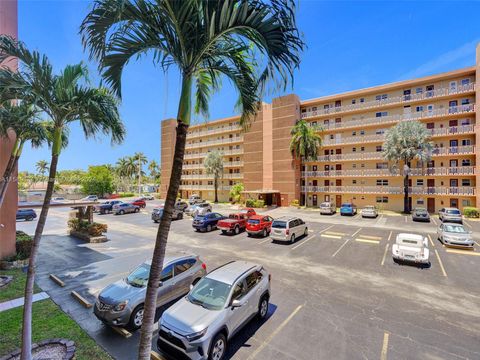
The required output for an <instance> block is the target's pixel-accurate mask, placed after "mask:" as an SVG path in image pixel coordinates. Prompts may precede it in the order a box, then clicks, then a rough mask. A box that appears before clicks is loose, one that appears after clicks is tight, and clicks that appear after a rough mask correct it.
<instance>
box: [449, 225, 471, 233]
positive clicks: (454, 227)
mask: <svg viewBox="0 0 480 360" xmlns="http://www.w3.org/2000/svg"><path fill="white" fill-rule="evenodd" d="M444 230H445V231H446V232H451V233H459V234H465V233H466V232H467V231H466V230H465V228H464V227H463V226H461V225H445V227H444Z"/></svg>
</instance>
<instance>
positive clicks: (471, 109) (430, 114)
mask: <svg viewBox="0 0 480 360" xmlns="http://www.w3.org/2000/svg"><path fill="white" fill-rule="evenodd" d="M473 113H475V105H474V104H469V105H460V106H452V107H449V108H446V109H435V110H426V111H420V112H413V113H406V114H396V115H388V116H382V117H369V118H364V119H356V120H347V121H345V122H339V123H328V124H321V126H322V128H323V130H325V131H332V130H338V129H347V128H356V127H365V126H372V125H378V126H383V125H393V124H395V123H397V122H399V121H410V120H421V119H434V118H438V117H444V116H449V115H455V114H473Z"/></svg>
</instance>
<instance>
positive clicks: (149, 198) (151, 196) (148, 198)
mask: <svg viewBox="0 0 480 360" xmlns="http://www.w3.org/2000/svg"><path fill="white" fill-rule="evenodd" d="M142 198H143V199H145V200H155V197H154V196H153V195H152V194H142Z"/></svg>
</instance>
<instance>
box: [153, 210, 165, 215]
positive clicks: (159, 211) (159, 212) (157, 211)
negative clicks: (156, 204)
mask: <svg viewBox="0 0 480 360" xmlns="http://www.w3.org/2000/svg"><path fill="white" fill-rule="evenodd" d="M153 212H155V213H157V214H160V215H161V214H162V213H163V209H153Z"/></svg>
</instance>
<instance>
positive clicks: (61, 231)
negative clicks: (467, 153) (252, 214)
mask: <svg viewBox="0 0 480 360" xmlns="http://www.w3.org/2000/svg"><path fill="white" fill-rule="evenodd" d="M157 205H158V203H157V202H155V201H153V202H149V203H148V205H147V208H146V209H145V210H144V211H142V212H140V213H138V214H130V215H123V216H115V215H111V214H109V215H102V216H98V215H95V220H96V221H99V222H104V223H107V224H108V226H109V232H108V237H109V238H110V241H109V242H106V243H103V244H84V243H81V242H78V241H73V240H72V239H70V238H68V237H66V236H65V234H66V228H65V224H66V219H67V218H68V211H67V210H63V211H62V210H60V209H55V210H54V211H53V210H52V214H51V215H52V216H50V217H49V219H48V222H47V229H46V233H47V234H50V236H45V237H44V239H43V244H42V247H41V254H40V264H39V283H40V285H41V286H42V287H45V290H46V291H47V292H48V293H49V295H50V296H51V297H52V298H53V299H54V301H58V303H59V304H60V305H61V307H62V308H63V309H64V310H65V311H68V312H69V313H70V315H71V316H72V317H73V318H74V319H75V320H76V321H77V322H79V324H80V325H81V326H82V327H84V328H85V329H86V330H87V331H88V332H89V333H90V334H91V335H92V336H95V337H96V338H97V339H98V341H99V342H100V343H101V345H102V346H104V347H105V348H106V349H107V350H108V351H109V352H110V353H111V354H112V355H113V356H114V357H115V358H118V359H131V358H132V357H134V356H135V344H136V341H138V334H137V333H134V334H133V336H131V337H130V338H128V339H126V338H124V337H122V336H120V335H118V334H116V333H114V332H112V331H110V330H109V329H108V328H107V327H105V326H104V325H102V324H101V323H100V322H99V321H98V320H97V319H96V318H95V317H94V316H93V314H92V312H91V310H88V309H81V308H79V305H78V304H75V303H73V302H72V300H71V296H69V293H65V291H66V290H65V289H63V288H57V287H55V286H54V285H52V284H51V281H50V280H49V279H48V274H49V273H51V272H52V271H51V269H52V267H53V268H54V269H55V274H56V275H58V276H59V277H60V278H62V279H65V280H66V284H67V285H66V289H67V291H70V290H73V289H80V291H81V294H82V295H84V296H85V297H86V298H87V299H89V300H91V301H94V300H95V295H96V294H97V293H98V291H100V289H102V288H103V287H104V286H106V285H108V284H109V283H111V282H113V281H115V280H117V279H120V278H121V277H124V276H125V273H126V272H127V271H128V270H129V269H132V268H133V267H134V266H135V265H136V264H138V263H140V262H141V261H143V260H144V259H148V258H149V257H150V256H151V252H152V249H153V245H154V240H155V234H156V231H157V228H158V224H154V223H153V222H152V220H151V219H150V212H151V209H153V207H154V206H157ZM214 210H215V209H214ZM218 211H219V212H221V213H223V214H225V215H227V214H228V212H230V209H228V208H226V207H222V208H220V207H219V208H218ZM232 211H233V210H232ZM268 213H269V214H270V215H271V216H272V217H274V218H276V217H279V216H283V215H288V214H290V215H295V216H299V217H301V218H302V219H304V220H305V221H306V223H307V224H308V228H309V232H308V235H307V236H304V237H301V238H298V239H296V241H295V243H293V244H290V243H286V244H283V243H276V242H272V240H271V239H270V238H269V237H267V238H262V237H248V236H247V234H246V233H245V232H242V233H240V234H238V235H223V234H221V232H220V231H217V230H215V231H212V232H209V233H199V232H195V231H194V230H193V228H192V222H191V218H189V217H185V219H183V220H178V221H174V222H173V223H172V226H171V233H170V236H169V244H168V249H167V252H168V253H175V252H178V251H186V252H192V253H196V254H198V255H199V256H200V257H201V258H202V260H203V261H205V262H206V264H207V269H213V268H215V267H217V266H219V265H221V264H223V263H225V262H227V261H229V260H235V259H244V260H248V261H252V262H257V263H261V264H263V265H264V266H265V267H266V268H267V269H268V270H269V272H270V273H271V274H272V299H271V306H270V311H269V316H268V319H267V321H266V322H264V323H258V322H255V321H253V322H251V323H249V324H248V326H247V327H246V328H245V329H244V330H243V331H242V332H241V333H240V334H238V336H236V337H235V338H234V339H233V340H232V342H231V344H230V345H231V349H230V352H229V354H228V357H227V358H229V359H242V360H244V359H262V360H263V359H265V360H273V359H275V360H282V359H298V360H307V359H308V360H310V359H363V358H368V359H405V358H412V359H413V358H415V359H427V358H430V359H434V358H435V359H437V358H438V359H450V358H472V359H473V358H478V354H479V353H480V346H479V345H478V341H475V340H476V339H477V340H478V338H480V309H479V307H478V304H479V303H480V295H479V294H480V280H479V278H478V277H477V276H476V270H477V269H478V268H479V266H480V256H478V254H480V248H479V247H478V245H476V246H475V249H474V251H467V250H461V249H452V248H445V247H444V246H442V244H441V243H440V242H439V241H438V240H437V239H436V227H437V225H436V224H435V222H434V221H433V218H432V222H431V223H415V222H413V221H411V218H409V217H407V218H405V217H404V216H403V215H380V216H379V217H378V218H376V219H362V218H361V217H360V216H355V217H343V216H338V215H334V216H320V215H319V214H318V213H317V212H315V213H314V212H307V211H301V210H298V211H297V210H296V209H295V210H292V209H284V208H279V209H274V210H271V211H269V212H268ZM405 219H406V220H405ZM436 221H438V219H436ZM35 224H36V222H34V223H19V224H18V225H19V229H21V230H23V229H25V230H26V231H27V232H30V233H31V232H32V229H34V225H35ZM468 224H469V225H470V226H471V227H470V226H469V225H466V226H467V227H468V228H469V229H472V231H474V238H475V239H476V241H477V242H478V239H479V236H478V233H477V232H476V230H475V229H476V227H477V226H478V225H477V224H478V223H477V222H474V221H468ZM401 232H411V233H416V234H422V235H423V236H427V237H428V239H429V240H428V242H429V248H430V261H431V266H430V267H424V268H421V267H417V266H412V265H406V264H403V265H399V264H396V263H394V262H393V259H392V255H391V247H392V244H393V243H394V242H395V239H396V236H397V235H398V234H399V233H401ZM53 234H55V235H53ZM452 334H455V336H452ZM154 348H155V346H154Z"/></svg>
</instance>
